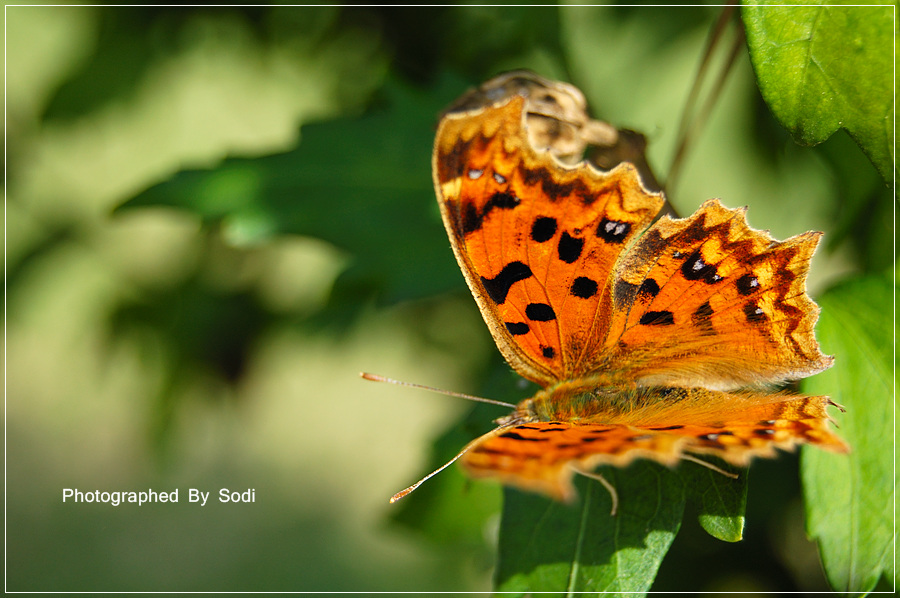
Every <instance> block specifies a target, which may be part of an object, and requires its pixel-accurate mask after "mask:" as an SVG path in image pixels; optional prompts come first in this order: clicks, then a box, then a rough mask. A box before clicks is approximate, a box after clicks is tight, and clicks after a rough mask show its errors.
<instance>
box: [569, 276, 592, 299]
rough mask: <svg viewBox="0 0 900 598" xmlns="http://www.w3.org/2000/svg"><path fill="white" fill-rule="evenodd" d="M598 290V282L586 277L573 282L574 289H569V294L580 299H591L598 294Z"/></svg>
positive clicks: (580, 277)
mask: <svg viewBox="0 0 900 598" xmlns="http://www.w3.org/2000/svg"><path fill="white" fill-rule="evenodd" d="M597 288H598V287H597V282H596V281H594V280H591V279H590V278H587V277H586V276H579V277H578V278H576V279H575V280H574V281H572V288H571V289H569V292H570V293H571V294H572V295H574V296H575V297H578V298H580V299H590V298H591V297H593V296H594V295H596V294H597Z"/></svg>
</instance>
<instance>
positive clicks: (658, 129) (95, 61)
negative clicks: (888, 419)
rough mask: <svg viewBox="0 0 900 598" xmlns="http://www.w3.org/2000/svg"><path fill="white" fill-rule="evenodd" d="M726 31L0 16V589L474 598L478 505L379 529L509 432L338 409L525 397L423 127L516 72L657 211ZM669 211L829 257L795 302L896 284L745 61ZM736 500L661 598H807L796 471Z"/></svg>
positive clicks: (876, 219) (854, 175) (462, 502)
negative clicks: (781, 597) (715, 201)
mask: <svg viewBox="0 0 900 598" xmlns="http://www.w3.org/2000/svg"><path fill="white" fill-rule="evenodd" d="M720 11H721V9H720V8H716V7H709V8H704V7H679V8H674V7H673V8H660V7H641V6H634V7H580V6H568V7H510V8H505V7H467V6H451V7H433V8H390V7H382V8H378V7H375V8H373V7H368V8H354V7H343V8H340V7H277V6H265V7H262V6H261V7H257V8H250V7H242V8H212V7H210V8H203V7H193V8H190V7H188V8H173V7H158V8H154V7H142V8H135V7H112V6H110V7H97V6H94V7H86V6H68V7H67V6H54V7H38V6H14V7H7V10H6V23H5V25H6V32H7V40H6V65H7V70H6V78H7V79H6V82H7V87H6V92H7V94H6V102H7V104H6V107H7V120H6V141H7V146H6V150H7V154H6V158H7V205H6V219H7V220H6V268H7V269H6V275H7V302H8V303H7V310H8V311H7V317H8V319H7V327H6V335H7V337H6V339H7V345H6V349H7V355H6V359H7V367H8V370H7V413H6V417H7V421H6V425H7V446H6V448H7V453H6V457H7V467H8V469H7V517H8V519H7V522H6V523H7V550H8V557H7V567H8V570H7V583H8V586H7V587H8V589H9V590H31V591H50V590H58V591H59V590H81V591H101V590H106V591H117V590H121V591H127V590H131V591H140V590H144V591H151V590H152V591H163V590H170V591H174V590H184V591H187V590H219V591H223V590H308V591H309V590H356V591H376V590H396V591H399V590H421V591H427V590H461V591H464V590H489V589H490V583H491V571H492V567H493V564H494V563H493V558H494V557H493V556H492V554H493V550H494V548H495V545H496V533H497V525H498V518H499V510H500V506H501V505H500V492H499V488H497V487H496V486H495V485H494V484H492V483H486V482H481V483H468V482H466V481H465V480H463V478H462V476H461V474H460V473H459V472H458V471H456V469H455V468H450V469H449V470H447V471H446V472H444V473H442V474H441V475H440V476H438V478H436V479H435V480H433V481H432V482H429V484H426V485H425V486H423V488H422V489H421V490H420V491H417V492H416V493H414V494H413V495H411V496H410V497H409V498H407V499H405V500H404V501H403V502H401V503H399V504H396V505H389V504H388V498H389V497H390V496H391V495H392V494H393V493H394V492H396V491H398V490H400V489H402V488H404V487H405V486H407V485H409V484H410V483H412V482H414V481H415V480H416V479H418V478H419V477H420V476H421V475H422V474H424V473H425V472H427V471H428V469H429V467H431V466H432V465H435V464H438V463H439V461H440V458H441V455H444V454H448V453H449V455H452V454H453V453H455V451H456V450H458V449H459V448H460V447H462V446H463V444H464V443H465V442H466V441H468V440H469V439H471V438H473V437H474V436H475V435H476V434H478V433H480V432H483V431H485V430H486V429H488V428H489V427H490V420H491V419H493V418H495V417H498V416H500V415H503V411H502V410H501V409H498V408H495V407H490V406H479V407H478V408H472V407H471V406H470V405H469V404H467V403H466V402H464V401H462V400H458V399H453V398H448V397H443V396H440V395H435V394H430V393H426V392H423V391H418V390H413V389H407V388H400V387H396V386H392V385H386V384H373V383H370V382H365V381H363V380H361V379H360V378H359V376H358V373H359V372H360V371H371V372H376V373H380V374H384V375H388V376H390V377H393V378H398V379H401V380H406V381H410V382H418V383H424V384H429V385H433V386H437V387H442V388H448V389H451V390H456V391H460V392H470V393H476V394H481V395H484V396H490V397H492V398H496V399H501V400H507V401H517V400H519V399H521V398H523V397H525V396H527V394H528V392H529V391H528V389H527V388H524V387H523V386H522V385H520V384H519V383H518V381H517V380H516V377H515V376H514V375H513V374H511V373H510V372H509V368H508V367H507V366H506V365H505V364H504V363H503V362H502V360H501V358H500V356H499V353H498V352H497V351H496V349H495V348H494V346H493V343H492V341H491V339H490V336H489V334H488V331H487V328H486V327H485V326H484V323H483V321H482V320H481V316H480V314H479V313H478V310H477V308H476V306H475V303H474V301H473V300H472V299H471V296H470V295H469V293H468V290H467V289H466V288H465V284H464V281H463V278H462V275H461V274H460V273H459V270H458V267H457V265H456V263H455V260H454V259H453V256H452V253H451V251H450V248H449V241H448V240H447V238H446V235H445V233H444V231H443V228H442V225H441V222H440V216H439V214H438V210H437V205H436V203H435V201H434V192H433V189H432V187H431V175H430V154H431V143H432V140H433V135H434V130H435V125H436V123H437V118H438V113H439V111H440V110H441V109H442V108H444V107H445V106H446V105H448V104H449V103H450V102H451V101H452V100H454V99H455V98H456V97H458V96H459V95H460V94H462V93H463V92H464V91H465V90H466V89H467V88H469V87H470V86H473V85H476V84H478V83H481V82H482V81H484V80H486V79H488V78H490V77H491V76H493V75H495V74H497V73H499V72H502V71H505V70H511V69H518V68H529V69H532V70H534V71H536V72H538V73H540V74H541V75H544V76H546V77H550V78H553V79H562V80H566V81H569V82H571V83H573V84H575V85H576V86H578V87H580V88H581V89H582V90H583V91H584V92H585V94H586V96H587V97H588V101H589V103H590V105H591V106H592V107H593V112H594V115H595V116H596V117H598V118H602V119H604V120H607V121H609V122H612V123H614V124H615V125H616V126H619V127H627V128H630V129H634V130H637V131H640V132H642V133H643V134H645V135H646V136H647V138H648V159H649V162H650V164H651V166H652V167H653V168H654V170H655V172H656V174H657V177H659V178H660V180H661V181H665V179H666V176H665V175H666V172H667V169H668V167H669V165H670V163H671V161H672V159H673V155H674V149H675V143H676V136H677V129H678V122H679V119H680V118H681V114H682V112H683V110H684V105H685V100H686V98H687V96H688V92H689V90H690V87H691V85H692V83H693V81H694V78H695V75H696V72H697V68H698V66H699V64H700V61H701V59H702V55H703V50H704V47H705V44H706V40H707V37H708V35H709V31H710V29H711V27H712V25H713V23H714V22H715V20H716V19H717V17H718V15H719V13H720ZM735 35H736V28H735V27H734V26H733V24H732V26H731V27H730V28H729V29H728V30H727V31H726V35H725V40H726V41H725V42H723V43H724V46H725V47H727V46H728V45H729V44H730V43H731V42H732V41H733V40H734V39H735ZM725 54H726V52H719V53H718V54H716V55H715V56H714V60H713V65H714V66H715V65H717V64H718V65H721V63H722V61H723V60H724V55H725ZM668 192H669V197H670V200H671V201H672V203H673V205H674V206H675V207H676V208H677V209H678V210H679V212H680V213H682V214H688V213H690V212H692V211H693V210H694V209H696V208H697V207H698V206H699V205H700V204H701V203H702V202H703V201H704V200H705V199H708V198H710V197H720V198H722V200H723V203H725V204H726V205H728V206H730V207H737V206H741V205H748V206H749V213H748V218H749V221H750V223H751V225H752V226H754V227H756V228H762V229H770V230H771V232H772V234H773V235H774V236H775V237H776V238H782V239H783V238H785V237H787V236H790V235H794V234H798V233H801V232H803V231H806V230H822V231H825V232H826V237H825V244H824V247H823V249H822V250H821V251H819V253H818V254H817V256H816V258H815V260H814V262H813V269H812V274H811V279H810V288H811V292H812V294H813V295H814V296H815V295H816V294H817V293H819V292H821V291H822V290H824V289H825V288H827V287H828V286H829V285H830V284H831V283H833V282H834V281H836V280H838V279H840V278H841V277H843V276H846V275H847V274H849V273H865V272H881V271H883V270H885V269H886V268H888V267H890V265H891V264H892V257H891V255H890V253H889V252H888V251H885V248H886V247H887V248H889V247H890V242H891V239H892V229H891V224H890V222H891V216H890V214H891V209H892V206H891V200H890V196H889V193H888V191H887V190H886V188H885V187H884V184H883V182H882V181H881V180H880V178H879V177H878V174H877V173H876V171H875V169H874V168H873V167H872V166H871V164H870V163H869V162H868V161H867V160H866V158H865V157H864V156H863V155H862V153H861V152H860V151H859V149H858V148H857V147H856V146H855V145H854V144H853V142H852V141H851V140H850V139H849V137H847V135H846V134H845V133H843V132H840V133H838V134H837V135H835V136H834V137H833V138H832V139H831V140H829V141H828V142H827V143H825V144H823V145H822V146H819V147H817V148H814V149H808V148H800V147H798V146H796V145H795V144H794V143H793V142H792V141H791V140H790V138H789V137H788V135H787V134H786V133H785V132H784V131H783V130H782V129H781V128H780V127H779V126H778V125H777V124H776V123H775V122H774V121H773V120H772V119H771V116H770V115H769V113H768V110H767V109H766V107H765V105H764V104H763V103H762V100H761V99H760V97H759V94H758V91H757V90H756V87H755V83H754V79H753V75H752V70H751V68H750V65H749V61H748V59H747V56H746V52H742V53H740V54H739V56H738V58H737V61H736V63H735V65H734V68H733V70H732V72H731V74H730V75H729V77H728V79H727V80H726V81H725V84H724V87H723V92H722V95H721V97H720V98H719V99H718V101H717V102H716V105H715V107H714V109H713V110H712V111H711V112H710V113H709V114H708V115H707V117H706V120H705V122H704V128H703V130H702V134H701V135H700V136H699V137H698V138H697V139H696V142H695V143H694V144H693V145H692V146H691V147H690V152H689V154H688V156H687V157H686V160H685V162H684V163H683V170H682V172H681V175H680V176H679V179H678V181H677V186H672V187H670V188H669V189H668ZM751 478H752V480H753V481H751V487H750V497H749V507H748V516H747V530H746V534H745V535H746V538H745V540H744V541H743V542H741V543H738V544H736V545H727V544H724V543H722V542H718V541H716V540H713V539H712V538H710V537H708V536H706V535H705V533H704V532H702V530H700V529H699V527H698V526H697V525H696V522H695V521H692V520H690V518H686V519H685V524H684V525H683V528H682V531H681V534H680V535H679V537H678V539H676V541H675V545H674V546H673V549H672V551H671V552H670V554H669V556H668V557H667V559H666V561H665V562H664V564H663V568H662V570H661V572H660V576H659V578H658V580H657V585H656V586H654V589H677V590H709V591H715V590H736V589H741V590H759V591H767V590H768V591H772V590H791V589H793V590H807V591H814V590H820V589H824V588H825V587H826V586H825V585H824V583H825V582H824V578H823V577H822V574H821V571H820V570H819V565H818V561H817V557H816V552H815V546H814V545H813V544H811V543H810V542H808V541H807V540H806V538H805V536H804V532H803V521H802V515H801V506H800V505H801V503H800V492H799V484H798V482H797V464H796V458H795V457H793V456H785V457H783V458H782V459H781V460H779V461H777V462H771V463H762V464H759V465H754V469H753V472H752V475H751ZM760 480H765V481H766V483H765V485H760V484H754V483H753V482H754V481H756V482H758V481H760ZM64 488H78V489H80V490H82V491H93V490H105V491H113V490H125V491H140V490H146V489H149V488H153V489H154V490H162V491H171V490H174V489H175V488H178V489H179V495H180V501H179V503H178V504H151V505H143V506H140V507H138V506H137V505H129V504H125V505H120V506H118V507H113V506H111V505H108V504H96V503H95V504H72V503H70V502H67V503H65V504H64V503H63V502H62V490H63V489H64ZM189 488H197V489H201V490H204V491H209V492H211V496H212V497H211V500H210V502H208V503H207V505H206V506H204V507H200V506H198V505H196V504H190V503H188V501H187V492H188V489H189ZM220 488H228V489H230V490H236V491H245V490H247V489H249V488H253V489H255V496H256V502H255V503H253V504H222V503H219V502H218V501H217V500H216V498H215V497H216V494H217V493H218V491H219V489H220ZM684 571H692V572H696V574H694V573H692V575H691V576H690V578H688V577H685V574H684Z"/></svg>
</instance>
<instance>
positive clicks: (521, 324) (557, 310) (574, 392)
mask: <svg viewBox="0 0 900 598" xmlns="http://www.w3.org/2000/svg"><path fill="white" fill-rule="evenodd" d="M596 122H597V121H590V119H588V118H587V117H586V112H585V102H584V98H583V96H582V95H581V93H580V91H578V90H577V89H576V88H574V87H573V86H570V85H567V84H563V83H556V82H551V81H548V80H546V79H542V78H539V77H537V76H530V75H526V74H522V73H516V74H514V75H507V76H503V77H501V78H498V79H496V80H494V81H493V82H489V83H488V84H486V85H485V86H483V87H482V88H480V89H479V90H476V91H474V92H471V93H469V94H467V95H466V96H464V97H463V98H462V99H461V100H460V101H458V102H457V103H456V104H455V105H454V106H453V107H451V109H449V110H448V111H447V112H446V113H445V114H444V115H443V117H442V119H441V122H440V124H439V126H438V130H437V134H436V138H435V144H434V154H433V162H432V167H433V168H432V170H433V176H434V184H435V189H436V194H437V199H438V203H439V205H440V212H441V216H442V219H443V222H444V225H445V228H446V230H447V234H448V236H449V238H450V243H451V245H452V248H453V252H454V254H455V256H456V259H457V261H458V263H459V266H460V268H461V270H462V273H463V275H464V277H465V280H466V282H467V283H468V286H469V288H470V290H471V291H472V294H473V296H474V298H475V301H476V302H477V304H478V307H479V308H480V310H481V313H482V315H483V317H484V321H485V322H486V323H487V326H488V328H489V329H490V332H491V334H492V336H493V338H494V341H495V342H496V344H497V347H498V348H499V350H500V352H501V353H502V354H503V356H504V357H505V359H506V361H507V362H508V363H509V364H510V365H511V366H512V368H513V369H514V370H515V371H516V372H517V373H518V374H520V375H521V376H522V377H524V378H526V379H528V380H531V381H533V382H535V383H537V384H538V385H539V386H540V387H541V389H540V390H539V391H537V393H536V394H535V395H534V396H532V397H530V398H527V399H525V400H523V401H521V402H520V403H519V404H518V405H517V406H515V409H514V410H513V411H512V413H510V414H509V415H507V416H505V417H502V418H500V419H498V420H496V424H497V428H496V429H494V430H493V431H491V432H489V433H487V434H485V435H484V436H481V437H480V438H477V439H475V440H474V441H472V442H471V443H470V444H469V445H468V446H466V447H465V448H464V449H463V451H462V452H460V454H459V455H457V458H458V459H459V461H460V463H461V464H462V467H463V468H464V469H465V470H466V472H467V473H468V474H469V475H470V476H472V477H475V478H494V479H497V480H499V481H500V482H502V483H504V484H507V485H510V486H514V487H517V488H520V489H523V490H527V491H532V492H538V493H542V494H544V495H547V496H549V497H552V498H554V499H558V500H561V501H569V500H572V499H573V497H574V494H575V491H574V488H573V485H572V478H573V475H574V474H575V473H582V474H584V475H587V476H589V477H597V479H599V480H600V481H601V482H604V485H606V486H607V488H608V489H610V491H611V492H612V493H613V500H614V505H615V499H616V497H615V494H614V490H613V489H612V488H611V487H610V486H609V484H608V483H606V482H605V480H603V478H602V476H597V475H596V474H593V473H592V472H593V471H594V470H595V468H596V467H598V466H600V465H616V466H624V465H627V464H628V463H630V462H631V461H632V460H634V459H636V458H642V459H651V460H654V461H657V462H660V463H663V464H665V465H669V466H673V465H676V464H677V463H678V462H679V461H680V460H691V461H696V460H698V458H699V457H702V456H704V455H708V456H714V457H718V458H720V459H722V460H724V461H725V462H727V463H730V464H733V465H737V466H744V465H747V464H748V462H749V461H750V460H751V459H752V458H753V457H772V456H775V454H776V449H790V448H792V447H794V446H795V445H797V444H801V443H808V444H813V445H817V446H820V447H822V448H825V449H830V450H834V451H838V452H845V451H847V450H848V447H847V445H846V444H845V443H844V442H843V441H842V440H841V439H840V438H839V437H838V436H836V435H835V434H834V433H833V432H832V431H831V430H830V427H829V422H830V418H829V415H828V413H827V407H828V406H829V405H834V403H832V402H831V401H830V400H829V399H828V397H824V396H804V395H801V394H797V393H794V392H789V391H785V390H778V389H777V386H776V385H779V384H781V383H783V382H785V381H790V380H797V379H800V378H803V377H806V376H810V375H812V374H815V373H817V372H821V371H822V370H825V369H827V368H829V367H830V366H831V365H832V363H833V358H832V357H830V356H826V355H823V354H822V352H821V351H820V349H819V346H818V343H817V342H816V339H815V335H814V330H813V328H814V325H815V322H816V319H817V317H818V307H817V305H816V304H815V303H814V302H813V301H812V300H811V299H810V298H809V296H808V295H807V293H806V276H807V272H808V269H809V262H810V259H811V257H812V256H813V253H814V252H815V250H816V246H817V244H818V242H819V238H820V236H821V233H818V232H807V233H804V234H801V235H797V236H794V237H791V238H789V239H787V240H785V241H777V240H775V239H773V238H772V237H771V236H770V235H769V234H768V233H767V232H764V231H759V230H754V229H752V228H750V226H749V225H748V224H747V221H746V219H745V214H744V212H745V210H741V209H729V208H726V207H724V206H723V205H722V204H721V203H720V202H719V201H718V200H715V199H713V200H710V201H707V202H706V203H704V204H703V205H702V206H701V207H700V208H699V209H698V210H697V211H696V212H695V213H694V214H692V215H691V216H688V217H686V218H671V217H669V216H663V217H662V218H660V219H658V220H656V221H655V222H654V218H655V217H656V216H657V215H658V213H659V212H660V210H661V209H662V207H663V204H664V201H665V200H664V197H663V195H662V193H654V192H650V191H648V190H647V189H646V188H645V187H644V184H643V183H642V181H641V177H640V175H639V173H638V171H637V170H636V168H635V167H634V166H633V165H632V164H631V163H628V162H623V163H621V164H619V165H618V166H616V167H614V168H612V169H611V170H609V171H601V170H599V169H596V168H594V167H593V166H591V165H589V164H588V163H586V162H578V160H580V155H581V153H582V151H583V150H584V146H585V145H586V144H587V143H594V142H595V140H596V139H597V138H598V136H599V137H603V136H604V135H606V137H605V138H604V139H605V141H601V143H602V142H614V138H615V134H614V133H615V130H614V129H613V130H612V132H610V131H608V130H600V133H598V132H597V131H598V129H597V127H596V126H594V125H593V124H592V123H596ZM454 460H455V459H454ZM451 462H452V461H451ZM701 462H702V463H705V462H703V461H701ZM448 465H449V463H448ZM708 466H710V467H711V468H713V469H716V468H715V467H714V466H712V465H711V464H709V465H708ZM445 467H446V466H445ZM442 469H443V468H442ZM438 471H440V470H438ZM720 471H721V470H720ZM435 473H436V472H435ZM429 477H430V476H429ZM426 479H427V478H426ZM423 481H424V480H423ZM420 483H421V482H420ZM417 485H418V484H416V485H414V486H412V487H410V488H408V489H407V490H405V491H403V492H401V493H398V494H397V495H395V497H394V499H392V500H396V499H397V498H399V497H401V496H404V495H405V494H406V493H408V492H409V491H411V490H412V489H414V488H415V487H416V486H417ZM614 509H615V506H614Z"/></svg>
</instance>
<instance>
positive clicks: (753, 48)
mask: <svg viewBox="0 0 900 598" xmlns="http://www.w3.org/2000/svg"><path fill="white" fill-rule="evenodd" d="M893 10H894V8H893V6H892V5H891V4H888V3H884V5H882V6H835V3H833V2H829V3H828V5H827V6H825V5H824V3H823V4H819V3H811V4H810V5H808V6H780V5H779V4H777V3H773V4H767V5H754V6H745V7H744V8H743V19H744V26H745V28H746V32H747V43H748V45H749V48H750V60H751V62H752V63H753V68H754V70H755V71H756V78H757V82H758V84H759V89H760V91H761V92H762V95H763V98H764V99H765V101H766V104H768V105H769V108H770V109H771V110H772V113H773V114H774V115H775V118H776V119H778V121H779V122H780V123H781V124H782V125H783V126H784V127H785V128H787V129H788V130H789V131H790V132H791V134H792V135H793V137H794V140H795V141H796V142H797V143H799V144H801V145H816V144H818V143H821V142H823V141H825V140H826V139H828V137H830V136H831V135H832V133H834V132H835V131H837V130H838V129H839V128H844V129H846V130H847V132H848V133H849V134H850V136H851V137H853V139H854V140H855V141H856V142H857V143H858V144H859V146H860V147H861V148H862V150H863V151H864V152H865V153H866V155H867V156H868V157H869V159H870V160H871V161H872V163H873V164H875V167H876V168H877V169H878V171H879V172H880V173H881V176H882V177H883V178H884V179H885V180H886V181H890V180H892V177H893V159H894V144H893V138H894V136H893V114H894V113H893V94H892V84H893V66H892V65H893V52H892V47H893V14H894V13H893Z"/></svg>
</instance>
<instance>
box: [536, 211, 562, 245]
mask: <svg viewBox="0 0 900 598" xmlns="http://www.w3.org/2000/svg"><path fill="white" fill-rule="evenodd" d="M555 234H556V218H549V217H547V216H541V217H540V218H537V219H536V220H535V221H534V224H532V225H531V240H532V241H534V242H535V243H544V242H545V241H549V240H550V239H552V238H553V235H555Z"/></svg>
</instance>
